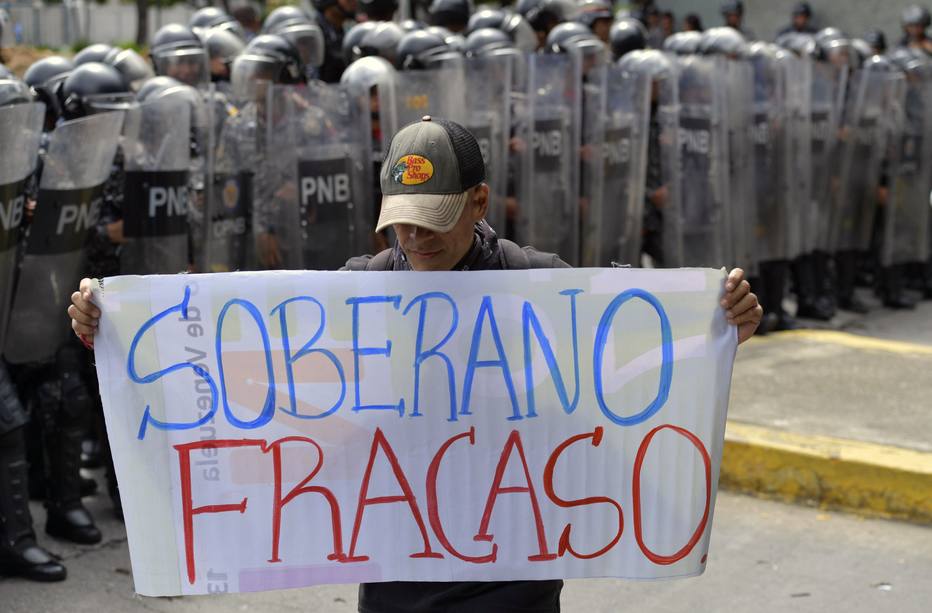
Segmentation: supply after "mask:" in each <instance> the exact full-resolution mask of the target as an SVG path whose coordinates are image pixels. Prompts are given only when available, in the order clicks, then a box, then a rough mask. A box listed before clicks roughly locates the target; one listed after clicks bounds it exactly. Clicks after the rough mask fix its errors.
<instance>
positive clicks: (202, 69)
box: [149, 23, 210, 86]
mask: <svg viewBox="0 0 932 613" xmlns="http://www.w3.org/2000/svg"><path fill="white" fill-rule="evenodd" d="M149 59H150V61H151V62H152V66H153V67H154V68H155V73H156V74H160V75H167V76H170V77H174V78H176V79H178V80H179V81H181V82H183V83H186V84H188V85H195V86H196V85H199V84H205V83H207V82H208V81H209V80H210V70H209V68H208V62H207V50H206V49H205V48H204V44H203V42H201V39H200V37H198V36H197V34H195V33H194V32H193V31H192V30H191V29H190V28H189V27H187V26H183V25H181V24H177V23H172V24H168V25H166V26H163V27H162V28H160V29H159V31H158V32H156V33H155V36H153V37H152V46H151V47H150V50H149Z"/></svg>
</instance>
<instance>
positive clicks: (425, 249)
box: [392, 183, 489, 272]
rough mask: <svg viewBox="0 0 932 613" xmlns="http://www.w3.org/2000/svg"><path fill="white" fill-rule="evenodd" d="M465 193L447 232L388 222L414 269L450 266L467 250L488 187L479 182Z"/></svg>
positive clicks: (436, 269)
mask: <svg viewBox="0 0 932 613" xmlns="http://www.w3.org/2000/svg"><path fill="white" fill-rule="evenodd" d="M469 193H470V197H469V200H468V201H467V202H466V206H465V207H463V214H462V215H460V219H459V221H457V222H456V225H455V226H453V229H452V230H450V231H449V232H434V231H432V230H428V229H426V228H420V227H417V226H413V225H409V224H394V225H393V226H392V229H393V230H394V231H395V235H396V236H397V237H398V243H399V244H400V245H401V250H402V251H404V254H405V257H406V258H407V259H408V263H409V264H411V268H413V269H414V270H416V271H418V272H427V271H434V272H437V271H444V270H452V269H453V267H454V266H456V264H457V263H458V262H459V261H460V260H461V259H463V256H465V255H466V254H467V253H468V252H469V249H470V248H471V247H472V243H473V227H474V226H475V225H476V222H478V221H479V220H480V219H482V218H483V217H485V212H486V210H487V209H488V199H489V188H488V186H487V185H485V184H484V183H483V184H481V185H479V186H477V187H474V188H473V189H471V190H469Z"/></svg>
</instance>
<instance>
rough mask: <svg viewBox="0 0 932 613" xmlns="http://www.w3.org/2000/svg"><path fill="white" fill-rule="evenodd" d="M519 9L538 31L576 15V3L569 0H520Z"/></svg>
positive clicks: (545, 29)
mask: <svg viewBox="0 0 932 613" xmlns="http://www.w3.org/2000/svg"><path fill="white" fill-rule="evenodd" d="M517 11H518V13H519V14H521V16H522V17H524V18H525V19H527V21H528V23H530V24H531V27H532V28H534V30H535V31H536V32H549V31H550V29H551V28H553V27H554V26H556V25H557V24H560V23H563V22H564V21H570V20H571V19H573V18H574V17H575V16H576V11H577V8H576V5H574V4H573V3H571V2H570V1H569V0H518V6H517Z"/></svg>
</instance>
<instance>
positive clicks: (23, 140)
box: [0, 102, 45, 347]
mask: <svg viewBox="0 0 932 613" xmlns="http://www.w3.org/2000/svg"><path fill="white" fill-rule="evenodd" d="M44 117H45V105H44V104H42V103H41V102H37V103H30V104H14V105H12V106H4V107H0V143H4V152H3V155H2V156H0V347H3V339H4V337H5V333H6V324H7V318H8V317H9V314H10V306H11V301H12V295H13V276H14V273H15V271H16V254H17V246H18V244H19V237H20V226H21V224H22V222H23V216H24V215H25V211H26V208H25V207H26V189H27V185H28V182H29V180H30V178H31V177H32V174H33V171H35V168H36V161H37V160H38V159H39V141H40V139H41V138H42V121H43V118H44Z"/></svg>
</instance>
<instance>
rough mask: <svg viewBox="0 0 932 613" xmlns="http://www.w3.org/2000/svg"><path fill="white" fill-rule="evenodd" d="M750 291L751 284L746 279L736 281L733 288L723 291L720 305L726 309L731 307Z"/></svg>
mask: <svg viewBox="0 0 932 613" xmlns="http://www.w3.org/2000/svg"><path fill="white" fill-rule="evenodd" d="M750 293H751V284H750V283H748V282H747V281H744V280H742V281H741V282H739V283H738V285H737V286H736V287H735V289H733V290H730V291H728V292H726V293H725V296H724V297H723V298H722V306H723V307H725V308H726V309H730V308H732V307H733V306H734V305H735V304H737V303H738V302H740V301H741V300H743V299H744V298H745V296H747V295H748V294H750Z"/></svg>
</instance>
